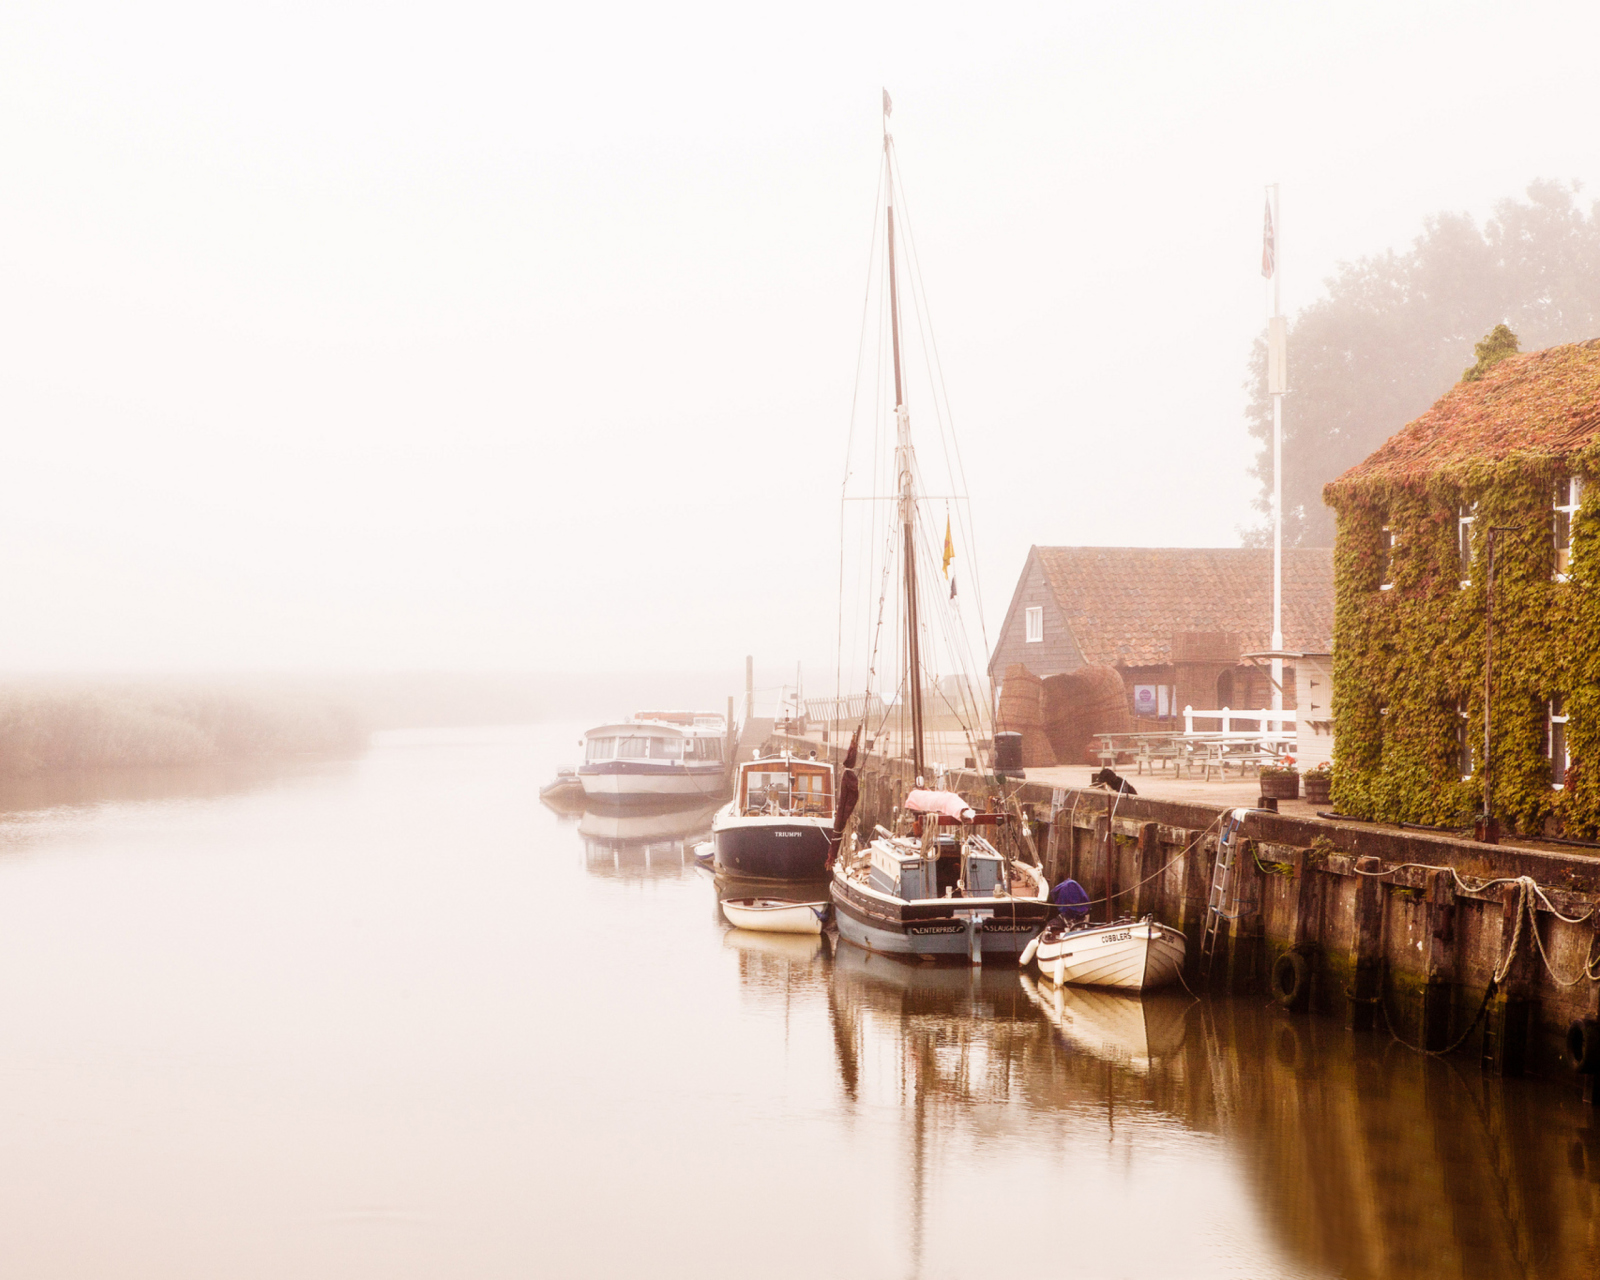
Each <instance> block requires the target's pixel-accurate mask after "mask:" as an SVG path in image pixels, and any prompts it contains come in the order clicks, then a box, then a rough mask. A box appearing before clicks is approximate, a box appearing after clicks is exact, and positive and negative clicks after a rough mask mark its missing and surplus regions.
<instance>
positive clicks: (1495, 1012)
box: [1483, 884, 1538, 1076]
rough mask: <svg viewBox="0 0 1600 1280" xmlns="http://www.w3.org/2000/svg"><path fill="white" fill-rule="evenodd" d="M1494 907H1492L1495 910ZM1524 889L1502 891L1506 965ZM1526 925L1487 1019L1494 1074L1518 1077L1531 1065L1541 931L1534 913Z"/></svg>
mask: <svg viewBox="0 0 1600 1280" xmlns="http://www.w3.org/2000/svg"><path fill="white" fill-rule="evenodd" d="M1492 909H1493V908H1491V910H1492ZM1523 910H1524V908H1523V905H1522V886H1521V885H1520V884H1508V885H1506V886H1505V887H1504V888H1503V889H1502V890H1501V900H1500V951H1499V962H1500V964H1501V965H1504V964H1505V962H1506V957H1507V956H1508V955H1510V953H1511V946H1512V940H1513V939H1515V938H1516V937H1517V918H1518V917H1519V916H1520V915H1522V913H1523ZM1528 914H1529V918H1528V919H1525V920H1523V922H1522V937H1521V939H1520V940H1519V941H1518V945H1517V952H1516V955H1515V956H1514V957H1512V959H1511V967H1510V968H1509V969H1508V970H1507V971H1506V976H1505V980H1504V981H1503V982H1501V984H1500V989H1499V990H1498V991H1496V992H1495V994H1494V999H1492V1000H1490V1001H1489V1008H1488V1011H1487V1012H1486V1013H1485V1014H1484V1019H1483V1069H1484V1070H1485V1071H1487V1072H1489V1073H1490V1074H1491V1075H1497V1076H1517V1075H1521V1074H1522V1070H1523V1067H1524V1066H1525V1065H1526V1064H1527V1049H1528V1030H1529V1027H1530V1026H1531V1024H1532V1014H1533V1001H1532V999H1531V998H1530V996H1531V993H1532V990H1533V962H1534V955H1535V950H1536V944H1535V942H1534V940H1533V939H1532V938H1530V937H1528V936H1527V935H1528V931H1529V930H1530V929H1536V928H1538V920H1537V918H1536V917H1535V916H1534V913H1532V912H1529V913H1528Z"/></svg>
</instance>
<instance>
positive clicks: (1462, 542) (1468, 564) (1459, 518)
mask: <svg viewBox="0 0 1600 1280" xmlns="http://www.w3.org/2000/svg"><path fill="white" fill-rule="evenodd" d="M1477 518H1478V504H1477V503H1476V502H1474V503H1471V504H1467V503H1462V504H1461V506H1459V507H1458V508H1456V553H1457V554H1458V555H1459V556H1460V558H1461V585H1462V586H1463V587H1470V586H1471V585H1472V525H1473V522H1474V521H1475V520H1477Z"/></svg>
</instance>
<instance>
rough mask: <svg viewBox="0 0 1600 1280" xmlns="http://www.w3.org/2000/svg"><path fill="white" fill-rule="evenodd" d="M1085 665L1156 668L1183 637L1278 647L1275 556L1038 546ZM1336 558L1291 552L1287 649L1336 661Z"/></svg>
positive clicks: (1230, 550) (1286, 583)
mask: <svg viewBox="0 0 1600 1280" xmlns="http://www.w3.org/2000/svg"><path fill="white" fill-rule="evenodd" d="M1034 551H1035V552H1036V553H1037V554H1038V556H1039V561H1040V564H1041V566H1042V567H1043V569H1044V575H1045V580H1046V581H1047V582H1048V583H1049V584H1050V587H1051V590H1052V591H1053V592H1054V593H1055V597H1056V603H1057V604H1058V605H1059V606H1060V607H1061V611H1062V613H1063V614H1065V615H1066V620H1067V625H1068V626H1069V627H1070V628H1071V629H1072V635H1073V637H1074V639H1076V640H1077V642H1078V647H1079V649H1081V650H1082V651H1083V657H1084V661H1085V662H1089V663H1104V664H1106V665H1107V666H1119V665H1120V666H1127V667H1154V666H1164V665H1165V664H1167V663H1170V662H1171V661H1172V637H1173V634H1174V633H1175V632H1180V631H1233V632H1237V633H1238V634H1239V638H1240V640H1241V642H1242V643H1243V645H1244V649H1245V652H1247V653H1248V652H1252V651H1260V650H1263V649H1265V648H1267V646H1268V642H1269V641H1270V640H1271V639H1272V552H1271V551H1270V550H1257V549H1255V548H1253V547H1244V548H1241V547H1227V548H1218V549H1192V548H1188V547H1035V548H1034ZM1332 636H1333V552H1332V551H1331V550H1330V549H1329V548H1327V547H1293V548H1286V549H1285V550H1284V553H1283V641H1284V647H1285V648H1287V649H1291V650H1295V651H1299V652H1304V653H1327V652H1328V651H1329V650H1330V648H1331V646H1332V643H1333V641H1332Z"/></svg>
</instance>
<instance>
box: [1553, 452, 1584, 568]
mask: <svg viewBox="0 0 1600 1280" xmlns="http://www.w3.org/2000/svg"><path fill="white" fill-rule="evenodd" d="M1581 489H1582V485H1581V482H1580V481H1579V480H1578V477H1577V476H1567V477H1565V478H1563V479H1561V480H1557V481H1556V492H1555V503H1554V505H1555V532H1556V581H1557V582H1565V581H1566V580H1567V578H1568V576H1569V575H1570V574H1571V571H1572V526H1573V523H1574V522H1575V521H1576V520H1577V518H1578V507H1579V505H1580V504H1581V502H1582V494H1581Z"/></svg>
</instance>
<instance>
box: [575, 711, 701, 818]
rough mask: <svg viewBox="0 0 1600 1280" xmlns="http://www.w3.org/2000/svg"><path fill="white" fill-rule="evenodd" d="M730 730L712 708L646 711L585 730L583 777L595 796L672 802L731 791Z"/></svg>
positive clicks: (588, 794)
mask: <svg viewBox="0 0 1600 1280" xmlns="http://www.w3.org/2000/svg"><path fill="white" fill-rule="evenodd" d="M727 734H728V726H727V722H726V721H725V720H724V719H723V717H721V716H719V715H717V714H715V713H714V712H709V711H640V712H638V713H637V714H635V715H633V716H631V717H629V718H628V719H627V720H623V721H620V722H619V723H616V724H603V725H598V726H597V727H595V728H593V729H590V730H589V732H588V733H586V734H584V737H583V741H584V755H583V763H582V764H581V765H579V766H578V781H579V782H581V783H582V784H583V794H584V795H585V796H586V797H588V798H589V799H590V800H596V801H600V802H601V803H609V804H641V803H643V804H670V803H678V802H684V801H694V800H708V799H713V798H715V797H717V796H720V795H725V794H727V782H728V765H727V761H726V758H725V755H724V747H725V742H726V739H727Z"/></svg>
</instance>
